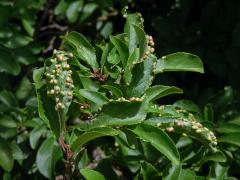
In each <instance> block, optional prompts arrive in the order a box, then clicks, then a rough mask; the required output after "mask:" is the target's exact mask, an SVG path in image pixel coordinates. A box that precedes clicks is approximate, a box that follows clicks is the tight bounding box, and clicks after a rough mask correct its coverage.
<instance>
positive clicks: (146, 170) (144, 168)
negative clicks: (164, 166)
mask: <svg viewBox="0 0 240 180" xmlns="http://www.w3.org/2000/svg"><path fill="white" fill-rule="evenodd" d="M141 173H142V175H143V179H144V180H149V179H159V178H160V173H159V172H158V170H157V169H156V168H155V167H154V166H153V165H152V164H150V163H148V162H146V161H144V162H142V163H141Z"/></svg>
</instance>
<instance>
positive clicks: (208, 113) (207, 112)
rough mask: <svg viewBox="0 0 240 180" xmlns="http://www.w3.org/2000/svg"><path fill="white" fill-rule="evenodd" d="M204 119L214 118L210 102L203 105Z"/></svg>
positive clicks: (211, 119) (210, 119)
mask: <svg viewBox="0 0 240 180" xmlns="http://www.w3.org/2000/svg"><path fill="white" fill-rule="evenodd" d="M204 119H205V120H207V121H209V122H213V120H214V111H213V108H212V105H211V104H207V105H206V106H204Z"/></svg>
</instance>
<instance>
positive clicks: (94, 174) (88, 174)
mask: <svg viewBox="0 0 240 180" xmlns="http://www.w3.org/2000/svg"><path fill="white" fill-rule="evenodd" d="M80 173H81V174H82V175H83V177H84V178H85V179H86V180H94V179H96V180H105V178H104V176H103V175H102V174H101V173H100V172H98V171H94V170H92V169H87V168H85V169H81V170H80Z"/></svg>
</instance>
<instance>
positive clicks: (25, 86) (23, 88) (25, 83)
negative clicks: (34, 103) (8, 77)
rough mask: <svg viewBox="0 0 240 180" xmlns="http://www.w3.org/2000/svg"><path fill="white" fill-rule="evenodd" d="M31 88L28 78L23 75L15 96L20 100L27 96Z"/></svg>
mask: <svg viewBox="0 0 240 180" xmlns="http://www.w3.org/2000/svg"><path fill="white" fill-rule="evenodd" d="M32 88H33V87H32V83H31V82H30V81H29V79H28V78H27V77H26V76H24V77H23V78H22V80H21V82H20V84H19V87H18V89H17V92H16V96H17V98H18V99H20V100H22V99H25V98H27V97H28V96H29V94H30V92H31V90H32Z"/></svg>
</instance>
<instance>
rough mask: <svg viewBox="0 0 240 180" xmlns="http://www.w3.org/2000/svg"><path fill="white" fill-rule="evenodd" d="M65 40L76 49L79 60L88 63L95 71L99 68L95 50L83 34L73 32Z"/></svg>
mask: <svg viewBox="0 0 240 180" xmlns="http://www.w3.org/2000/svg"><path fill="white" fill-rule="evenodd" d="M64 40H65V42H66V43H67V44H69V45H70V46H72V47H73V48H74V50H75V51H76V54H77V56H78V58H80V59H82V60H83V61H85V62H86V63H88V64H89V65H90V66H91V67H92V68H93V69H96V68H98V63H97V61H96V54H95V49H94V48H93V46H92V45H91V44H90V42H89V41H88V40H87V39H86V38H85V37H84V36H83V35H82V34H80V33H77V32H71V33H69V34H68V35H67V36H65V37H64Z"/></svg>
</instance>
